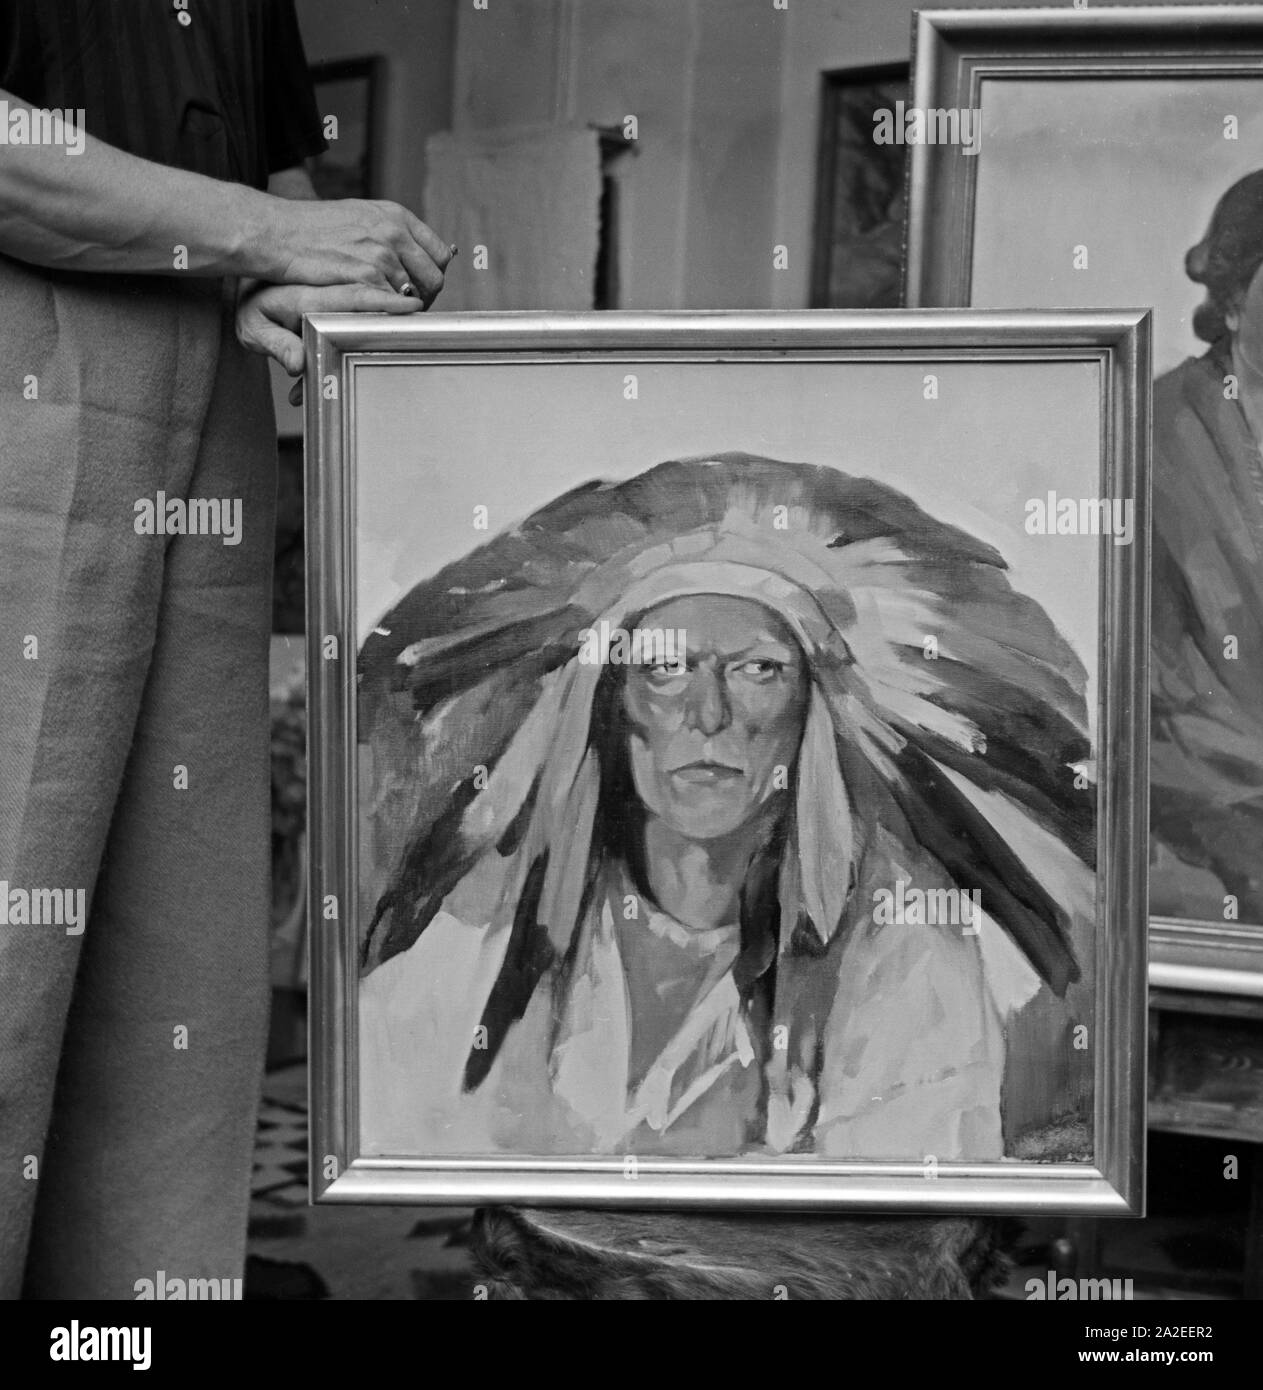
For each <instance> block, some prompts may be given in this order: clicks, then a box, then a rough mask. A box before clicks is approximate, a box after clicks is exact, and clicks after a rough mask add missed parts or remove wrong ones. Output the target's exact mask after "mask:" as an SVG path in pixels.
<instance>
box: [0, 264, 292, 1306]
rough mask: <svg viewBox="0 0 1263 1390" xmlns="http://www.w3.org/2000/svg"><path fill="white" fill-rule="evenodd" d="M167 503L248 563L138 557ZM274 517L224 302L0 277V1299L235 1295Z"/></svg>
mask: <svg viewBox="0 0 1263 1390" xmlns="http://www.w3.org/2000/svg"><path fill="white" fill-rule="evenodd" d="M159 492H163V493H165V494H166V499H190V498H192V499H212V498H215V499H240V502H241V508H240V517H241V531H240V543H239V544H236V545H231V544H225V543H224V540H225V536H224V534H223V532H222V530H221V534H218V535H216V534H175V535H171V534H168V535H161V534H140V533H138V531H137V522H138V516H139V515H140V514H139V513H138V510H137V503H138V502H143V501H145V500H148V501H149V502H151V503H153V504H154V506H155V507H158V502H159V499H158V493H159ZM275 501H276V446H275V426H274V423H273V415H272V403H271V396H270V392H269V388H268V378H267V372H266V368H265V365H264V363H263V361H262V359H260V358H256V357H251V356H249V355H248V354H246V353H245V351H244V350H243V349H242V348H241V347H240V346H239V345H238V344H237V342H236V341H235V338H234V336H233V331H232V318H231V312H230V307H229V306H228V304H227V303H226V301H225V300H224V298H223V295H222V293H221V287H220V286H219V285H218V284H215V283H213V282H202V283H200V284H199V283H198V282H195V281H192V280H189V281H186V282H179V281H177V280H175V279H174V278H170V277H164V278H156V277H155V278H151V279H139V278H136V279H133V278H131V277H128V278H125V279H124V278H121V277H103V276H102V277H96V276H93V277H70V276H59V275H54V274H48V273H45V272H43V271H39V270H35V269H33V268H30V267H26V266H22V265H19V264H18V263H16V262H14V261H11V260H8V259H5V258H3V257H0V881H3V882H4V883H6V884H7V885H8V901H7V902H6V903H3V904H0V1296H3V1297H6V1298H16V1297H19V1296H22V1295H23V1294H25V1296H27V1297H36V1298H124V1299H130V1298H134V1297H135V1292H136V1281H138V1280H140V1279H154V1278H155V1277H156V1274H157V1271H158V1270H160V1269H161V1270H165V1271H166V1273H167V1275H168V1277H169V1278H170V1277H181V1278H224V1277H233V1278H235V1277H239V1276H240V1274H241V1270H242V1265H243V1262H244V1248H245V1228H246V1212H247V1204H248V1200H249V1181H250V1163H251V1153H252V1146H253V1135H254V1126H255V1113H256V1107H257V1101H258V1091H259V1085H260V1077H261V1072H262V1063H263V1051H264V1046H265V1037H266V1026H267V1001H268V980H267V930H268V903H269V888H268V851H269V829H270V824H269V799H268V796H269V792H268V789H269V780H268V776H269V774H268V703H267V657H268V634H269V629H270V626H271V623H270V589H271V570H272V549H273V540H272V536H273V521H274V511H275ZM158 509H159V510H160V511H163V513H164V516H165V515H166V513H165V510H164V509H162V508H158ZM230 516H231V506H230V507H229V510H228V512H227V513H225V514H222V516H221V520H227V518H228V517H230ZM201 524H202V525H203V527H205V526H206V525H207V516H206V514H204V515H203V517H202V520H201ZM32 639H33V640H32ZM40 890H68V893H69V895H70V896H62V897H58V896H57V895H56V894H51V893H48V892H43V893H42V894H41V892H40ZM77 890H83V893H84V898H85V899H86V902H87V903H88V904H89V912H88V919H87V923H86V928H85V929H82V930H80V931H76V929H75V928H74V927H73V925H72V924H69V923H66V922H64V920H63V922H62V923H59V922H58V921H57V920H56V917H57V904H58V903H59V902H60V903H61V904H62V905H63V908H64V909H67V910H73V903H74V901H75V899H74V897H73V894H74V893H75V892H76V891H77ZM6 916H7V917H8V918H9V921H8V923H7V924H6V923H5V922H4V918H5V917H6ZM31 916H37V917H40V920H39V921H30V920H26V921H22V920H21V919H22V918H23V917H28V918H29V917H31ZM63 917H64V912H63ZM50 919H51V920H50Z"/></svg>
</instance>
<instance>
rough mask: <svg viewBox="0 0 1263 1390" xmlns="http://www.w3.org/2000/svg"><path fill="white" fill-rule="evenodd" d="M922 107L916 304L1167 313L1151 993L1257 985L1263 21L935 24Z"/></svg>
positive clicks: (966, 18)
mask: <svg viewBox="0 0 1263 1390" xmlns="http://www.w3.org/2000/svg"><path fill="white" fill-rule="evenodd" d="M912 104H913V107H914V109H917V110H925V111H931V112H934V111H939V110H943V111H950V110H953V109H960V110H969V111H970V112H972V113H975V118H976V120H977V121H978V122H980V128H981V140H980V142H979V143H978V146H977V148H974V149H966V148H964V147H963V146H959V145H956V146H953V145H950V144H936V145H931V144H922V145H920V146H916V147H914V148H913V149H912V151H911V166H910V179H909V200H908V244H907V260H906V294H907V301H908V303H909V304H910V305H916V306H973V307H976V308H985V309H1001V308H1003V309H1010V310H1020V309H1026V308H1042V309H1055V308H1064V307H1072V306H1082V307H1088V306H1092V307H1099V306H1110V305H1118V306H1123V305H1126V306H1143V307H1151V308H1152V310H1153V344H1154V368H1155V371H1156V373H1157V380H1156V382H1155V385H1154V396H1153V580H1152V585H1153V629H1152V630H1153V651H1152V663H1151V669H1152V746H1151V776H1152V787H1151V793H1150V797H1151V807H1152V826H1151V858H1150V889H1149V893H1150V909H1151V912H1152V945H1151V961H1152V980H1153V983H1154V984H1157V985H1166V986H1173V987H1182V988H1196V989H1200V990H1212V991H1219V992H1227V993H1244V994H1253V995H1259V994H1263V461H1261V456H1260V443H1261V442H1263V155H1260V153H1259V152H1260V149H1263V6H1258V5H1197V6H1175V5H1171V6H1161V7H1156V6H1149V7H1136V8H1130V7H1128V8H1122V7H1115V8H1097V7H1095V6H1093V7H1092V8H1090V9H1083V10H1080V9H1070V8H1062V9H1059V10H1054V9H1028V10H986V11H978V10H975V11H964V10H943V11H936V10H927V11H923V12H922V13H920V14H919V15H918V18H917V24H916V57H915V65H914V73H913V99H912ZM958 119H959V118H958Z"/></svg>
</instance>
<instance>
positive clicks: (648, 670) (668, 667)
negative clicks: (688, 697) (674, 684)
mask: <svg viewBox="0 0 1263 1390" xmlns="http://www.w3.org/2000/svg"><path fill="white" fill-rule="evenodd" d="M641 670H642V671H644V673H645V675H646V676H647V677H648V678H649V680H651V681H652V682H653V683H654V685H666V684H667V683H668V682H669V681H673V680H678V679H679V678H680V677H681V676H685V675H687V674H688V668H687V667H686V666H685V665H684V663H683V662H682V661H653V662H649V663H647V664H646V665H644V666H642V667H641Z"/></svg>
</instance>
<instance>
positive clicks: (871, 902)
mask: <svg viewBox="0 0 1263 1390" xmlns="http://www.w3.org/2000/svg"><path fill="white" fill-rule="evenodd" d="M305 332H306V335H307V344H308V348H309V358H308V360H309V364H310V365H309V375H308V380H307V383H306V386H307V390H306V399H307V402H308V404H307V407H306V409H307V438H308V444H309V452H310V460H309V462H310V467H309V469H308V495H307V511H308V522H307V537H308V549H307V554H308V565H309V568H308V603H309V612H308V626H307V631H308V643H309V646H308V651H309V658H310V665H309V676H310V698H311V742H310V748H311V757H312V763H311V773H310V778H311V780H310V807H311V821H310V846H311V850H310V865H311V875H310V883H309V892H310V897H309V902H310V920H311V922H312V931H313V957H312V974H311V1010H312V1019H313V1028H314V1031H313V1036H312V1059H313V1068H314V1071H313V1155H312V1163H313V1167H312V1191H313V1192H314V1193H315V1194H316V1197H317V1200H323V1201H333V1202H338V1201H346V1202H354V1201H364V1200H377V1201H418V1202H423V1201H433V1202H448V1203H451V1202H494V1201H516V1202H522V1203H527V1204H535V1205H539V1204H546V1203H560V1204H567V1203H568V1204H572V1205H590V1204H595V1205H601V1204H619V1203H622V1204H626V1205H629V1206H646V1205H654V1204H664V1203H666V1204H669V1203H675V1204H684V1205H694V1206H705V1205H712V1206H716V1205H727V1206H736V1207H744V1206H766V1207H800V1208H802V1207H822V1206H831V1205H833V1206H847V1205H852V1206H856V1207H863V1208H869V1209H872V1208H896V1209H897V1208H903V1209H927V1210H933V1209H939V1210H943V1209H948V1210H967V1211H986V1210H1006V1209H1007V1210H1015V1209H1025V1208H1038V1209H1042V1210H1045V1211H1052V1210H1065V1211H1095V1212H1099V1213H1106V1214H1108V1213H1113V1214H1126V1213H1134V1212H1137V1211H1138V1210H1139V1208H1140V1205H1141V1202H1142V1148H1143V1139H1142V1136H1143V1111H1144V1094H1143V1077H1144V1047H1145V1035H1144V1009H1145V977H1144V971H1145V873H1144V868H1145V866H1144V844H1145V833H1144V832H1145V825H1146V805H1145V782H1144V767H1143V762H1142V760H1141V758H1140V756H1139V755H1140V753H1141V750H1143V748H1144V746H1145V719H1146V705H1145V701H1144V698H1143V697H1144V689H1145V678H1146V672H1145V656H1146V651H1147V641H1146V634H1145V630H1144V620H1145V601H1146V587H1145V576H1146V574H1147V572H1148V566H1147V553H1148V552H1147V539H1148V514H1147V482H1146V471H1145V470H1146V456H1145V446H1146V442H1147V436H1146V420H1147V410H1148V374H1149V356H1148V353H1149V346H1148V336H1147V333H1148V325H1147V317H1146V316H1144V315H1142V314H1134V313H1133V314H1116V315H1099V314H1098V315H1091V314H1082V313H1079V314H1061V315H1049V314H1044V315H1030V316H1021V317H1016V316H1013V315H994V314H992V315H987V314H970V313H949V314H935V313H930V314H907V313H898V312H888V313H854V314H845V313H834V312H829V311H821V312H810V311H806V312H801V313H794V314H777V313H772V312H765V313H699V314H686V313H678V314H633V313H625V312H613V313H602V314H575V315H536V314H450V315H444V314H427V315H425V316H424V317H422V316H418V317H416V318H410V319H407V320H403V319H396V318H389V317H387V318H378V317H376V316H373V317H370V316H365V315H347V316H321V315H316V316H313V317H311V318H309V319H308V320H307V322H306V327H305ZM1057 499H1063V501H1068V500H1069V499H1076V500H1075V501H1074V511H1075V524H1074V526H1073V527H1067V526H1065V525H1063V524H1062V523H1061V522H1060V520H1059V519H1058V518H1059V516H1060V514H1061V509H1062V505H1063V503H1062V502H1059V501H1058V500H1057Z"/></svg>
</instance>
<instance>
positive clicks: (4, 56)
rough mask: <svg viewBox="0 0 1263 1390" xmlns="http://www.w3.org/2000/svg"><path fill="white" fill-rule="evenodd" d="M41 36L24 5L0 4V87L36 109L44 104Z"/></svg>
mask: <svg viewBox="0 0 1263 1390" xmlns="http://www.w3.org/2000/svg"><path fill="white" fill-rule="evenodd" d="M37 52H38V41H37V36H36V34H35V32H34V25H33V23H32V21H31V15H30V13H29V11H28V10H27V7H26V5H25V4H24V3H17V0H14V3H7V0H6V2H5V3H0V87H2V88H3V89H4V90H5V91H6V92H11V93H12V94H13V95H14V96H15V97H19V98H20V99H21V100H22V101H25V102H29V103H30V104H31V105H32V106H39V105H41V104H42V99H43V89H42V86H41V83H40V81H39V65H38V63H37V62H36V54H37Z"/></svg>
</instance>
